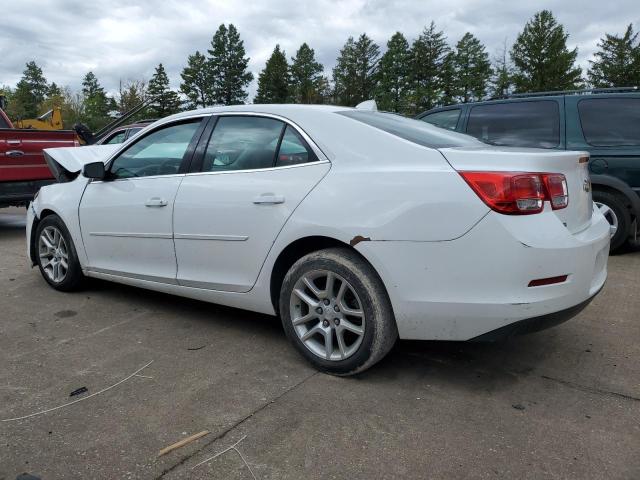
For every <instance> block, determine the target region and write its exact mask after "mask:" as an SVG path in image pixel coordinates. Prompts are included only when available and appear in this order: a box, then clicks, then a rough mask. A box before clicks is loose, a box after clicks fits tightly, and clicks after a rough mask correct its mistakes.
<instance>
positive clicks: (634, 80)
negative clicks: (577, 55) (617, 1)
mask: <svg viewBox="0 0 640 480" xmlns="http://www.w3.org/2000/svg"><path fill="white" fill-rule="evenodd" d="M598 48H599V50H598V51H597V52H596V53H595V54H594V56H595V57H596V59H595V60H590V61H589V63H590V64H591V68H590V69H589V73H588V75H589V82H590V83H591V85H593V86H594V87H597V88H601V87H630V86H636V85H640V43H638V33H634V31H633V25H632V24H629V26H628V27H627V30H626V32H625V33H624V35H623V36H622V37H619V36H618V35H610V34H608V33H607V34H605V36H604V38H601V39H600V42H599V43H598Z"/></svg>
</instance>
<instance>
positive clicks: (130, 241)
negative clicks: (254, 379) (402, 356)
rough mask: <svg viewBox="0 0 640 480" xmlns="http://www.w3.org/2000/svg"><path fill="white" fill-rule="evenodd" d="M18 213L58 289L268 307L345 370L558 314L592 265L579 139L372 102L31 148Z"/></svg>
mask: <svg viewBox="0 0 640 480" xmlns="http://www.w3.org/2000/svg"><path fill="white" fill-rule="evenodd" d="M46 157H47V161H48V162H49V164H50V165H51V168H52V170H53V171H54V172H56V175H57V177H58V180H59V182H60V183H57V184H55V185H50V186H47V187H45V188H43V189H41V190H40V193H39V195H38V196H37V197H36V199H35V200H34V201H33V203H32V205H31V207H30V208H29V211H28V215H27V244H28V249H29V252H30V257H31V261H32V263H33V265H37V266H38V267H39V269H40V271H41V273H42V275H43V277H44V279H45V280H46V281H47V282H48V283H49V284H50V285H51V286H52V287H53V288H55V289H58V290H62V291H70V290H74V289H76V288H79V287H80V286H81V285H82V282H83V280H84V278H85V277H87V276H88V277H96V278H102V279H106V280H111V281H115V282H120V283H125V284H128V285H133V286H138V287H143V288H149V289H152V290H157V291H161V292H165V293H170V294H176V295H182V296H185V297H190V298H196V299H199V300H204V301H208V302H214V303H220V304H224V305H229V306H233V307H239V308H244V309H247V310H252V311H255V312H262V313H266V314H272V315H273V314H279V315H280V317H281V318H282V323H283V326H284V330H285V332H286V334H287V336H288V338H289V339H290V340H291V342H292V343H293V345H294V346H295V347H296V348H297V349H298V351H300V352H301V354H302V355H304V357H306V358H307V360H309V361H310V362H311V363H312V364H313V365H315V366H316V367H317V368H319V369H321V370H324V371H327V372H330V373H334V374H340V375H347V374H353V373H357V372H361V371H363V370H365V369H367V368H368V367H370V366H371V365H373V364H374V363H376V362H377V361H378V360H380V359H381V358H382V357H383V356H384V355H385V354H386V353H387V352H388V351H389V350H390V349H391V347H392V345H393V344H394V342H395V340H396V338H397V337H398V336H399V337H400V338H406V339H425V340H426V339H430V340H471V339H482V340H488V339H495V338H498V337H501V336H508V335H512V334H515V333H521V332H526V331H533V330H535V329H539V328H544V327H546V326H550V325H552V324H555V323H558V322H561V321H564V320H566V319H568V318H570V317H572V316H574V315H575V314H576V313H577V312H579V311H580V310H581V309H582V308H584V307H585V306H586V305H587V304H588V303H589V302H590V301H591V300H592V299H593V298H594V296H595V295H596V294H597V293H598V292H599V291H600V289H601V288H602V286H603V284H604V282H605V279H606V276H607V256H608V252H609V224H608V223H607V221H606V219H605V218H604V216H603V215H602V214H601V213H600V212H599V210H598V209H597V208H596V207H595V206H594V204H593V201H592V198H591V191H590V190H589V189H586V188H583V187H584V185H587V184H588V172H587V162H586V159H587V156H586V154H585V153H582V152H563V151H553V150H550V151H547V152H545V151H541V150H532V149H514V148H505V147H491V146H487V145H485V144H483V143H481V142H479V141H478V140H476V139H474V138H472V137H469V136H467V135H461V134H458V133H455V132H448V131H446V130H443V129H440V128H436V127H433V126H431V125H428V124H426V123H424V122H420V121H416V120H412V119H406V118H403V117H400V116H396V115H391V114H385V113H380V112H375V111H364V110H358V109H350V108H343V107H329V106H309V105H246V106H235V107H219V108H213V109H206V110H198V111H192V112H186V113H181V114H177V115H174V116H171V117H168V118H165V119H162V120H160V121H158V122H156V123H154V124H152V125H151V126H149V127H148V128H147V129H146V130H145V131H144V132H142V133H140V134H139V135H137V136H135V137H134V138H131V139H129V140H128V141H126V142H125V143H124V144H122V145H119V146H118V145H102V146H94V147H84V148H82V149H75V150H74V149H66V148H63V149H52V150H47V151H46Z"/></svg>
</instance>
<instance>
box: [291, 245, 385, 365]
mask: <svg viewBox="0 0 640 480" xmlns="http://www.w3.org/2000/svg"><path fill="white" fill-rule="evenodd" d="M329 283H330V284H331V286H328V285H327V284H329ZM310 287H312V288H310ZM329 292H330V293H329ZM304 297H306V298H304ZM303 298H304V299H303ZM279 306H280V317H281V319H282V325H283V327H284V331H285V333H286V335H287V337H288V338H289V340H290V341H291V343H293V345H294V346H295V348H296V349H297V350H298V351H299V352H300V353H301V354H302V355H303V356H304V357H305V358H306V359H307V360H308V361H309V362H310V363H311V364H313V365H314V366H315V367H316V368H317V369H319V370H321V371H323V372H326V373H330V374H333V375H354V374H357V373H360V372H363V371H364V370H366V369H368V368H369V367H371V366H372V365H374V364H375V363H376V362H378V361H379V360H381V359H382V358H383V357H384V356H385V355H386V354H387V353H388V352H389V350H391V348H392V347H393V345H394V344H395V341H396V339H397V338H398V330H397V327H396V322H395V318H394V315H393V309H392V307H391V302H390V300H389V296H388V295H387V291H386V289H385V287H384V285H383V283H382V280H381V279H380V277H379V276H378V274H377V273H376V271H375V270H374V269H373V267H372V266H371V265H370V264H369V263H368V262H367V261H366V260H365V259H364V258H362V257H361V256H360V255H358V254H357V253H356V252H354V251H352V250H349V249H348V248H328V249H324V250H319V251H316V252H312V253H310V254H308V255H305V256H304V257H302V258H300V259H299V260H298V261H297V262H295V263H294V264H293V266H292V267H291V268H290V269H289V271H288V272H287V274H286V276H285V278H284V281H283V283H282V287H281V289H280V302H279ZM321 311H322V313H320V312H321ZM305 319H307V320H305ZM327 337H330V338H331V340H330V341H328V340H327ZM327 342H329V343H327Z"/></svg>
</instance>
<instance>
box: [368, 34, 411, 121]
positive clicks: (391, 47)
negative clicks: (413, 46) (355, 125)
mask: <svg viewBox="0 0 640 480" xmlns="http://www.w3.org/2000/svg"><path fill="white" fill-rule="evenodd" d="M410 58H411V54H410V51H409V42H407V39H406V38H405V37H404V35H403V34H402V33H400V32H396V33H394V34H393V36H392V37H391V38H390V39H389V41H388V42H387V51H386V52H385V53H384V55H382V58H380V69H379V72H378V86H377V88H376V92H377V93H376V96H375V97H376V102H377V104H378V108H379V109H380V110H386V111H390V112H397V113H404V112H405V111H406V110H407V108H408V99H409V95H410V93H411V91H410V85H411V84H410V77H409V74H410V69H409V59H410Z"/></svg>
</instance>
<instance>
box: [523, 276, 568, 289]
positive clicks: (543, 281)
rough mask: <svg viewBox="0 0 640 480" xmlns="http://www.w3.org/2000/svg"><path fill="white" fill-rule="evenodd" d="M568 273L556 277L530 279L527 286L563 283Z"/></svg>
mask: <svg viewBox="0 0 640 480" xmlns="http://www.w3.org/2000/svg"><path fill="white" fill-rule="evenodd" d="M567 277H568V275H560V276H558V277H549V278H539V279H537V280H531V281H530V282H529V285H528V286H529V287H542V286H543V285H553V284H554V283H563V282H566V281H567Z"/></svg>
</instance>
